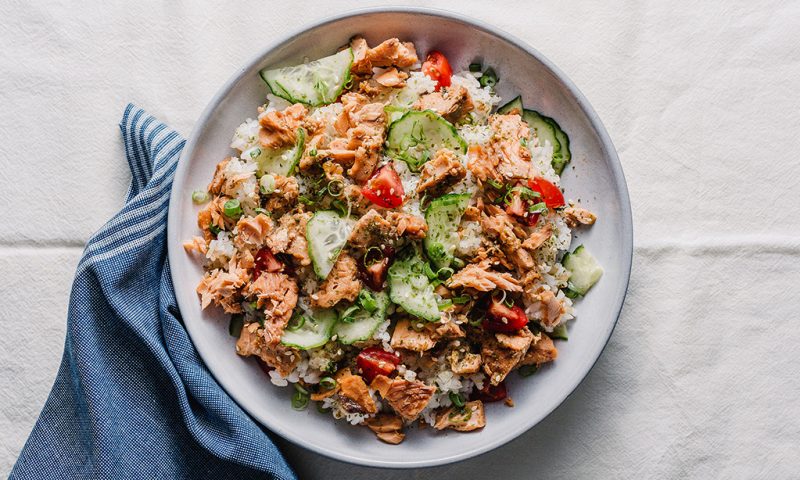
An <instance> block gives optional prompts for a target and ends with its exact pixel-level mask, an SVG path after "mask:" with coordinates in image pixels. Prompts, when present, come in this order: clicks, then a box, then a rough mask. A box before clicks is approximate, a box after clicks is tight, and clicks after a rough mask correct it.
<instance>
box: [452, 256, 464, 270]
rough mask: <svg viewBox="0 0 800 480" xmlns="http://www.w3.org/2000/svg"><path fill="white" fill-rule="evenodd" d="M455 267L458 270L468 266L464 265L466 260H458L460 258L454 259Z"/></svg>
mask: <svg viewBox="0 0 800 480" xmlns="http://www.w3.org/2000/svg"><path fill="white" fill-rule="evenodd" d="M453 265H454V266H455V267H456V268H463V267H464V265H466V264H465V263H464V260H461V259H460V258H458V257H453Z"/></svg>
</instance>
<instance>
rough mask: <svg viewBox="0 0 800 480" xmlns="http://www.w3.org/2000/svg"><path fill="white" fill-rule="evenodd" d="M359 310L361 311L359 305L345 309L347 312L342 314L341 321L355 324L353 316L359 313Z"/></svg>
mask: <svg viewBox="0 0 800 480" xmlns="http://www.w3.org/2000/svg"><path fill="white" fill-rule="evenodd" d="M358 310H359V308H358V305H350V306H349V307H347V308H346V309H345V311H343V312H342V314H341V316H340V317H339V320H340V321H342V322H344V323H353V321H354V320H355V317H353V314H355V313H356V312H358Z"/></svg>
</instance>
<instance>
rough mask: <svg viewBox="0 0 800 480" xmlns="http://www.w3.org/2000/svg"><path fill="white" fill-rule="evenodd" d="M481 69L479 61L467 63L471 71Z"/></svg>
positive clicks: (475, 71)
mask: <svg viewBox="0 0 800 480" xmlns="http://www.w3.org/2000/svg"><path fill="white" fill-rule="evenodd" d="M482 69H483V65H481V64H480V63H477V62H476V63H470V64H469V71H470V72H472V73H477V72H480V71H481V70H482Z"/></svg>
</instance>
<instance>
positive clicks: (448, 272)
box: [436, 267, 455, 280]
mask: <svg viewBox="0 0 800 480" xmlns="http://www.w3.org/2000/svg"><path fill="white" fill-rule="evenodd" d="M454 273H455V270H453V269H452V268H450V267H442V268H440V269H439V270H437V271H436V278H438V279H439V280H447V279H448V278H450V277H452V276H453V274H454Z"/></svg>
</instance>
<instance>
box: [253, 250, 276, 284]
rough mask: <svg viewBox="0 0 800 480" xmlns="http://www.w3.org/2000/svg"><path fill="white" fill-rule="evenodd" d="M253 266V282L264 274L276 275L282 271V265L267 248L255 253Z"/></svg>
mask: <svg viewBox="0 0 800 480" xmlns="http://www.w3.org/2000/svg"><path fill="white" fill-rule="evenodd" d="M253 260H254V265H253V280H254V281H255V280H258V277H260V276H261V274H262V273H264V272H270V273H277V272H281V271H283V263H281V261H280V260H278V259H277V258H275V255H273V254H272V252H271V251H270V249H269V248H267V247H264V248H262V249H261V250H259V251H258V253H256V256H255V258H254V259H253Z"/></svg>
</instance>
